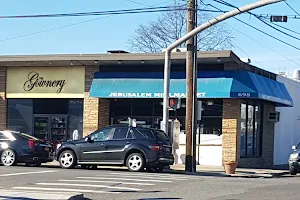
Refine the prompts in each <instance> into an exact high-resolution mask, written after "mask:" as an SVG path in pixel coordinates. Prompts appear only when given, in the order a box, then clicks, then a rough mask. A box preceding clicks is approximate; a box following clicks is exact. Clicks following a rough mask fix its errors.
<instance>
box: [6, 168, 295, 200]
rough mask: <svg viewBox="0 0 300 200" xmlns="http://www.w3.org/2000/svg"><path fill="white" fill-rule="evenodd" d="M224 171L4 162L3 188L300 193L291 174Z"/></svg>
mask: <svg viewBox="0 0 300 200" xmlns="http://www.w3.org/2000/svg"><path fill="white" fill-rule="evenodd" d="M221 169H222V168H219V169H218V168H216V169H215V172H211V171H210V172H204V171H203V170H202V172H198V173H195V174H176V173H173V172H167V171H166V172H164V173H147V172H142V173H131V172H128V170H127V169H126V168H108V167H99V169H97V170H83V169H80V168H77V169H71V170H66V169H61V168H60V167H59V166H53V165H52V166H49V165H48V166H47V165H44V166H42V167H24V166H14V167H2V166H0V187H2V188H3V190H2V191H4V190H9V191H11V192H15V191H18V192H24V193H23V194H33V193H34V192H35V193H38V194H39V193H42V195H40V196H42V197H43V198H44V199H51V198H50V196H49V195H53V194H56V195H60V197H63V196H64V195H65V194H66V193H70V192H72V193H77V194H78V193H82V194H84V197H85V198H87V199H92V200H93V199H95V200H98V199H114V200H154V199H188V200H193V199H195V200H199V199H201V200H202V199H203V200H211V199H213V200H214V199H216V200H228V199H263V200H264V199H272V200H277V199H278V200H279V199H297V198H298V197H299V196H300V191H299V190H298V185H299V184H300V177H299V176H289V175H285V176H282V177H280V178H271V179H265V178H255V179H251V178H250V179H249V178H243V177H241V178H233V177H228V176H224V175H220V174H221V173H223V172H219V171H221ZM177 170H178V169H177ZM172 171H174V170H172ZM211 173H213V174H211ZM270 191H272V192H274V193H271V192H270ZM0 194H2V193H1V191H0ZM19 194H20V193H19ZM2 195H3V194H2ZM47 195H48V196H47ZM293 195H294V196H293ZM285 197H287V198H285ZM57 198H59V197H58V196H57ZM57 198H56V199H57ZM11 199H12V198H11ZM15 199H16V198H15ZM19 199H22V198H19ZM28 199H30V198H28ZM31 199H38V198H32V197H31ZM52 199H53V198H52ZM26 200H27V199H26Z"/></svg>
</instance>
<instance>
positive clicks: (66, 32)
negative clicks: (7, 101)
mask: <svg viewBox="0 0 300 200" xmlns="http://www.w3.org/2000/svg"><path fill="white" fill-rule="evenodd" d="M136 1H137V2H139V3H141V4H146V5H155V4H160V5H162V6H163V5H168V3H169V2H170V1H168V0H136ZM254 1H255V0H243V1H238V0H228V2H229V3H231V4H234V5H236V6H241V5H242V4H243V5H244V4H247V3H250V2H254ZM204 2H206V3H207V2H210V0H205V1H204ZM287 2H288V3H289V4H290V5H292V6H293V7H294V8H295V9H296V10H297V11H298V12H300V3H299V0H288V1H287ZM213 4H214V5H216V6H218V7H219V8H221V9H224V10H228V9H229V8H228V7H225V6H222V5H219V4H217V3H213ZM141 7H145V6H142V5H138V4H135V3H132V2H129V1H127V0H117V1H104V0H86V1H82V0H63V1H62V0H51V1H40V0H26V1H20V0H2V1H0V15H29V14H50V13H70V12H89V11H107V10H118V9H131V8H141ZM253 12H255V13H264V14H278V15H279V14H281V15H284V14H288V15H289V14H295V13H294V12H293V11H292V10H291V9H289V8H288V7H287V6H286V5H285V4H284V3H278V4H277V5H271V6H268V7H265V8H260V9H257V10H255V11H253ZM157 15H158V14H157V13H151V14H130V15H115V16H109V17H103V16H98V17H97V16H91V17H68V18H37V19H0V26H1V32H0V54H2V55H9V54H13V55H16V54H60V53H106V50H110V49H126V48H127V41H128V38H129V37H130V36H131V35H133V34H134V30H135V29H136V28H137V27H138V25H140V24H142V23H147V22H148V21H149V20H153V19H155V18H156V17H157ZM239 18H240V19H242V20H244V21H246V22H247V23H250V24H252V25H253V26H256V27H257V28H260V29H261V30H263V31H265V32H268V33H270V34H272V35H274V36H276V37H278V38H280V39H282V40H284V41H286V42H289V43H291V44H293V45H295V46H297V47H299V48H300V45H299V44H300V41H297V40H295V39H290V38H289V37H287V36H284V35H283V34H281V33H278V32H276V31H274V30H272V29H271V28H269V27H267V26H266V25H264V24H262V23H261V22H259V21H258V20H256V19H255V18H254V17H250V16H249V15H243V16H239ZM92 19H98V20H94V21H91V22H87V23H82V24H79V25H76V26H69V27H66V28H61V29H57V30H53V31H46V32H43V33H40V34H34V35H30V36H27V37H21V38H16V39H10V38H13V37H18V36H22V35H26V34H31V33H35V32H40V31H44V30H48V29H53V28H57V27H61V26H66V25H69V24H73V23H79V22H83V21H87V20H92ZM225 23H226V24H227V25H229V26H228V28H229V29H232V28H231V27H234V28H235V29H237V30H239V31H241V32H242V33H244V34H246V35H248V36H250V37H252V38H254V39H255V40H257V41H259V43H258V42H256V41H254V40H252V39H250V38H249V37H247V36H245V35H244V34H242V33H240V32H239V31H236V30H234V29H232V31H233V33H234V36H235V40H234V44H235V45H236V46H237V47H235V48H233V51H234V52H236V53H237V54H238V55H239V56H240V57H250V58H251V59H252V62H253V64H254V65H257V66H259V67H261V68H264V69H267V70H270V71H273V72H278V71H279V70H280V71H282V70H284V71H286V72H288V73H290V72H291V71H292V70H293V69H295V68H299V69H300V57H299V55H300V51H299V50H296V49H293V48H291V47H288V46H286V45H284V44H281V43H280V42H277V41H276V40H274V39H271V38H269V37H268V36H265V35H263V34H261V33H259V32H257V31H255V30H252V29H251V28H250V27H247V26H246V25H243V24H241V23H240V22H238V21H236V20H234V19H231V20H228V21H226V22H225ZM299 24H300V20H296V19H290V20H289V22H288V23H281V24H280V25H282V26H285V27H287V28H290V29H293V30H294V31H297V32H300V26H299ZM294 35H295V36H296V37H299V38H300V35H297V34H294ZM6 39H9V40H6ZM260 43H261V44H260ZM262 44H263V45H262ZM264 45H266V46H268V47H269V48H270V49H272V50H273V51H272V50H270V49H268V48H266V47H265V46H264ZM274 51H276V52H278V53H279V54H282V55H283V56H281V55H279V54H278V53H275V52H274ZM290 60H293V61H294V62H292V61H290ZM295 62H296V63H299V64H296V63H295Z"/></svg>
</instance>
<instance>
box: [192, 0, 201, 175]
mask: <svg viewBox="0 0 300 200" xmlns="http://www.w3.org/2000/svg"><path fill="white" fill-rule="evenodd" d="M194 14H195V27H197V26H198V0H196V2H195V13H194ZM197 47H198V36H197V34H196V35H195V38H194V70H193V77H194V82H193V106H194V112H193V123H192V125H193V132H192V135H193V138H192V139H193V142H192V147H193V158H194V159H193V171H194V172H195V171H196V168H197V166H196V165H197V161H196V155H197V151H196V147H197V142H196V140H197V127H198V126H197V121H198V120H197V118H198V117H197V109H198V103H197V102H198V97H197V93H198V89H197V78H198V76H197V73H198V61H197V54H198V48H197ZM199 138H200V134H199ZM199 153H200V151H199V148H198V154H199ZM198 158H199V156H198ZM198 160H199V159H198Z"/></svg>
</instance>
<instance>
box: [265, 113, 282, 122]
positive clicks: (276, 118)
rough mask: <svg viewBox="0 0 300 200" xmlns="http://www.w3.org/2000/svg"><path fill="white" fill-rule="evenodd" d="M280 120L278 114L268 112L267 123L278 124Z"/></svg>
mask: <svg viewBox="0 0 300 200" xmlns="http://www.w3.org/2000/svg"><path fill="white" fill-rule="evenodd" d="M279 119H280V112H277V111H275V112H269V113H268V121H269V122H275V123H276V122H279Z"/></svg>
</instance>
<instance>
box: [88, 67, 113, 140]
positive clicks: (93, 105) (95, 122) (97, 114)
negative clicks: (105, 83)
mask: <svg viewBox="0 0 300 200" xmlns="http://www.w3.org/2000/svg"><path fill="white" fill-rule="evenodd" d="M98 71H99V67H98V66H87V67H86V68H85V91H84V108H83V136H86V135H88V134H89V133H91V132H93V131H96V130H98V129H99V128H103V127H105V126H107V125H109V100H106V99H99V98H91V97H89V91H90V87H91V84H92V81H93V78H94V73H95V72H98Z"/></svg>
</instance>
